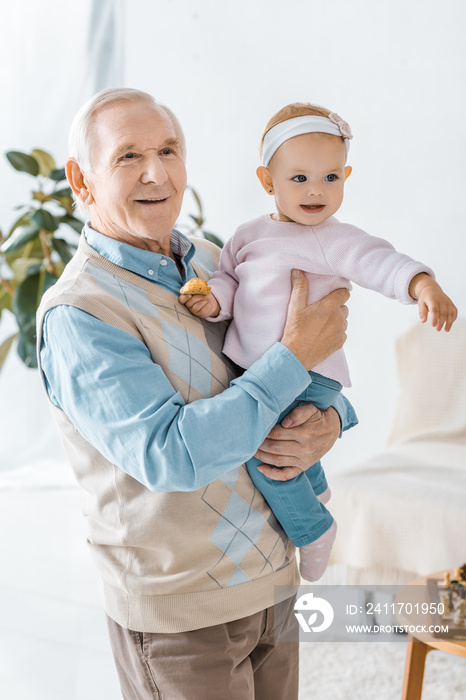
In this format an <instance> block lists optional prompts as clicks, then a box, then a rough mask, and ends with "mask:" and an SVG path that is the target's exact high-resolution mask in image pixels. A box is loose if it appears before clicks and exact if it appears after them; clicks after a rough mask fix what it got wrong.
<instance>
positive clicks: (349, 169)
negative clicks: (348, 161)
mask: <svg viewBox="0 0 466 700" xmlns="http://www.w3.org/2000/svg"><path fill="white" fill-rule="evenodd" d="M352 172H353V168H352V167H351V165H347V166H346V168H345V180H347V179H348V178H349V176H350V175H351V173H352Z"/></svg>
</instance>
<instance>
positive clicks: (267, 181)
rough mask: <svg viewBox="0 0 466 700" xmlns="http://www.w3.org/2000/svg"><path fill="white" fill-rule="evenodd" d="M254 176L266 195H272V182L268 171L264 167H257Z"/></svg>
mask: <svg viewBox="0 0 466 700" xmlns="http://www.w3.org/2000/svg"><path fill="white" fill-rule="evenodd" d="M256 175H257V177H258V178H259V180H260V183H261V185H262V187H263V188H264V190H265V191H266V192H267V194H273V181H272V176H271V174H270V170H269V169H268V168H266V167H265V165H259V167H258V168H257V170H256Z"/></svg>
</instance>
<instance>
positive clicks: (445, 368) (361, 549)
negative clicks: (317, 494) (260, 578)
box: [322, 319, 466, 584]
mask: <svg viewBox="0 0 466 700" xmlns="http://www.w3.org/2000/svg"><path fill="white" fill-rule="evenodd" d="M396 352H397V363H398V374H399V380H400V393H399V399H398V405H397V409H396V414H395V420H394V425H393V428H392V432H391V436H390V439H389V443H388V446H387V448H386V449H385V450H384V451H383V452H381V453H380V454H377V455H375V456H374V457H372V458H371V459H368V460H366V461H364V462H363V463H361V464H356V465H355V466H353V467H352V468H351V469H350V470H349V471H346V472H344V474H341V475H334V477H333V478H332V479H330V486H331V489H332V499H331V501H330V503H329V508H330V510H331V512H332V513H333V515H334V517H335V518H336V520H337V523H338V533H337V539H336V542H335V544H334V547H333V551H332V555H331V559H330V565H329V569H328V570H327V574H326V576H325V579H323V580H322V581H323V582H329V583H330V582H338V583H348V584H359V583H361V584H363V583H367V584H403V583H407V582H408V581H409V580H411V579H413V578H416V577H419V576H424V575H427V574H429V573H433V572H436V571H440V570H442V569H451V568H454V567H457V566H460V565H461V564H463V563H464V562H465V561H466V320H465V319H458V321H457V322H456V323H455V324H454V327H453V329H452V330H451V331H450V333H445V332H444V331H442V332H441V333H438V332H437V331H435V330H434V329H432V328H431V327H430V326H427V325H422V324H420V323H417V324H416V325H415V326H414V327H413V328H411V329H410V330H409V331H408V332H406V333H405V334H404V335H402V336H401V337H400V338H399V339H398V340H397V344H396Z"/></svg>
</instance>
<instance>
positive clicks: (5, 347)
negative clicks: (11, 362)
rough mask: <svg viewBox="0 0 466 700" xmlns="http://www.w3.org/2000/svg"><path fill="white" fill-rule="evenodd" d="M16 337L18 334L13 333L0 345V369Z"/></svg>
mask: <svg viewBox="0 0 466 700" xmlns="http://www.w3.org/2000/svg"><path fill="white" fill-rule="evenodd" d="M17 337H18V333H13V335H10V336H9V337H8V338H7V339H6V340H4V341H3V343H2V344H1V345H0V369H2V367H3V364H4V362H5V360H6V358H7V356H8V353H9V352H10V348H11V346H12V345H13V342H14V340H15V339H16V338H17Z"/></svg>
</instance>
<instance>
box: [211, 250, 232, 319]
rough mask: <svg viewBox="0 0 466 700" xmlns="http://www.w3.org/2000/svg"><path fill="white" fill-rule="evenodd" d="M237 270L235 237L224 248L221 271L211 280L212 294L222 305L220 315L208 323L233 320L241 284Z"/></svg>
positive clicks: (220, 264) (221, 257)
mask: <svg viewBox="0 0 466 700" xmlns="http://www.w3.org/2000/svg"><path fill="white" fill-rule="evenodd" d="M235 268H236V260H235V254H234V236H233V237H232V238H230V240H229V241H227V243H225V246H224V248H222V253H221V255H220V263H219V269H218V270H217V271H216V272H214V274H213V275H212V277H211V278H210V280H209V285H210V286H211V288H212V293H213V295H214V296H215V298H216V299H217V301H218V303H219V305H220V313H219V315H218V316H216V317H215V318H208V319H207V320H208V321H212V322H214V323H218V322H219V321H227V320H229V319H231V318H233V306H234V299H235V294H236V290H237V289H238V284H239V280H238V276H237V274H236V269H235Z"/></svg>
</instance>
